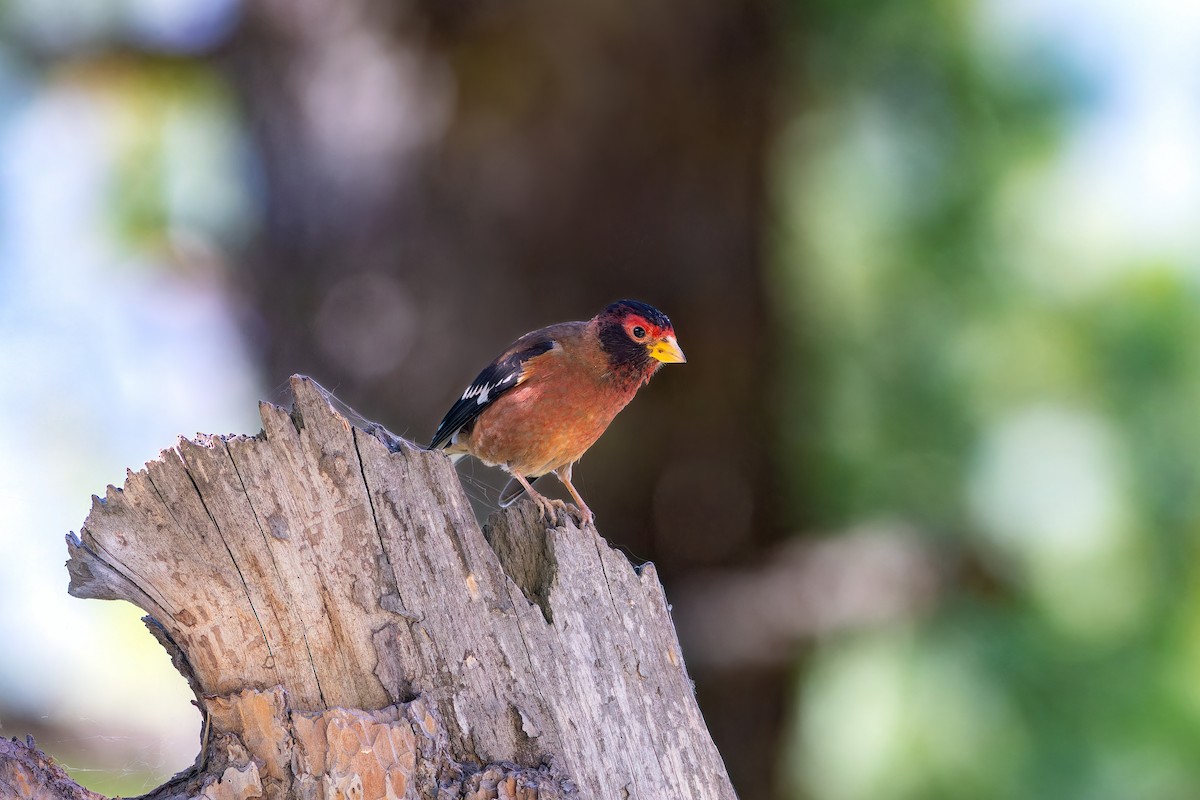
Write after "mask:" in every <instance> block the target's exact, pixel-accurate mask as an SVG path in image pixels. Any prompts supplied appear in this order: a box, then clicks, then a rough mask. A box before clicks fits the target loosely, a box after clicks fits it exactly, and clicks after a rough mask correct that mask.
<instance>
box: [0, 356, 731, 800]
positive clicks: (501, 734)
mask: <svg viewBox="0 0 1200 800" xmlns="http://www.w3.org/2000/svg"><path fill="white" fill-rule="evenodd" d="M292 391H293V394H294V396H295V404H294V406H293V408H292V409H291V410H290V411H288V410H285V409H282V408H278V407H275V406H272V405H269V404H265V403H264V404H262V405H261V408H260V411H261V415H262V421H263V431H262V432H261V433H260V434H259V435H258V436H254V437H248V436H200V437H198V438H197V439H196V440H194V441H191V440H186V439H181V440H180V441H179V442H178V444H177V445H176V447H175V448H174V449H172V450H168V451H164V452H163V453H162V454H161V455H160V456H159V458H158V459H156V460H154V461H152V462H151V463H149V464H147V465H146V468H145V469H143V470H141V471H139V472H136V473H132V472H131V473H130V474H129V475H128V477H127V479H126V481H125V485H124V487H123V488H121V489H118V488H113V487H109V489H108V491H107V493H106V495H105V497H103V498H95V499H94V503H93V507H92V510H91V513H90V514H89V515H88V518H87V520H86V522H85V523H84V525H83V527H82V529H81V530H80V534H79V536H78V537H76V536H75V535H73V534H72V535H69V536H68V537H67V544H68V550H69V553H70V560H69V561H68V564H67V566H68V569H69V571H70V575H71V584H70V592H71V594H73V595H75V596H76V597H90V598H99V599H110V600H128V601H129V602H132V603H134V604H135V605H137V606H139V607H141V608H143V609H145V610H146V611H147V613H148V615H149V616H148V625H149V626H150V628H151V630H152V632H153V633H154V634H155V635H156V636H157V637H158V639H159V641H161V642H163V644H164V646H165V647H166V648H167V650H168V651H169V652H170V653H171V655H172V658H173V660H174V663H175V665H176V667H177V668H178V669H179V670H180V672H181V673H183V674H184V675H185V676H186V677H187V679H188V680H189V682H190V684H191V686H192V688H193V690H194V691H195V692H196V694H197V698H198V702H199V704H200V705H201V708H202V710H203V711H204V714H205V720H206V724H205V734H204V739H205V741H204V742H203V743H202V747H201V752H200V755H199V756H198V758H197V763H196V765H195V766H194V767H193V768H192V769H191V770H189V771H187V772H185V773H183V774H181V775H179V776H177V777H176V778H175V779H174V780H172V781H171V782H169V783H168V784H166V785H164V786H162V787H159V788H158V789H156V790H155V791H154V792H152V793H151V794H150V795H147V797H152V798H200V797H204V798H253V797H264V798H315V797H348V798H357V797H365V798H374V797H395V798H437V799H438V800H449V799H450V798H497V797H499V798H528V799H529V800H533V798H538V799H539V800H551V799H552V798H566V797H586V798H644V800H660V799H663V800H669V799H670V798H732V797H734V793H733V790H732V788H731V786H730V783H729V780H728V777H727V775H726V773H725V768H724V765H723V764H722V761H721V758H720V755H719V754H718V753H717V751H716V749H715V747H714V746H713V744H712V740H711V738H710V737H709V734H708V731H707V729H706V728H705V725H704V722H703V719H702V718H701V716H700V712H699V709H698V708H697V706H696V702H695V699H694V697H693V692H692V685H691V681H690V680H689V678H688V675H687V671H686V669H685V668H684V664H683V660H682V658H681V656H680V652H679V645H678V641H677V639H676V636H675V630H674V627H673V626H672V623H671V618H670V614H669V608H668V606H667V603H666V600H665V597H664V595H663V591H662V587H661V585H660V584H659V581H658V579H657V576H656V573H655V570H654V567H653V565H646V566H645V567H643V568H642V569H640V570H635V569H634V568H633V567H632V566H631V565H630V564H629V563H628V561H627V560H626V559H625V557H624V556H623V555H621V554H620V553H618V552H616V551H614V550H613V549H612V548H610V547H609V546H608V544H607V543H606V542H605V540H604V539H603V538H602V537H600V535H599V534H598V533H597V531H596V530H595V529H594V528H591V527H588V528H585V529H582V530H580V529H578V528H576V527H575V526H574V524H573V523H572V522H571V521H569V520H560V522H561V523H562V524H561V525H559V526H557V527H550V528H548V527H547V526H546V524H545V523H544V522H541V521H539V520H538V519H537V517H536V514H535V513H534V512H533V510H532V508H531V507H530V506H529V505H528V504H520V505H518V506H517V507H516V508H513V509H510V510H509V511H507V512H505V513H498V514H496V515H493V517H492V519H491V521H490V522H489V525H488V526H487V528H486V529H481V528H480V526H479V525H478V523H477V522H476V520H475V518H474V516H473V515H472V513H471V509H470V505H469V503H468V501H467V499H466V497H465V496H464V494H463V491H462V488H461V485H460V484H459V482H458V478H457V475H456V474H455V472H454V470H453V468H452V466H451V465H450V462H449V460H448V459H447V458H446V457H445V456H443V455H441V454H439V453H429V452H426V451H424V450H422V449H421V448H419V447H416V446H414V445H412V444H411V443H409V442H406V441H404V440H402V439H397V438H395V437H392V436H391V435H390V434H387V433H386V431H384V430H383V429H382V428H380V427H379V426H376V425H369V424H368V425H363V426H361V427H356V426H354V425H352V424H351V423H350V422H349V421H348V419H347V416H346V415H343V414H342V413H339V412H338V411H337V410H336V409H335V403H336V401H334V400H333V399H332V398H331V397H329V395H328V394H327V393H326V392H324V390H322V389H321V388H320V387H319V386H317V385H316V384H315V383H314V382H312V381H311V380H309V379H307V378H303V377H295V378H293V379H292ZM368 431H370V432H368ZM4 744H5V746H6V747H8V750H0V788H7V787H9V786H10V785H30V786H33V785H34V784H33V783H31V782H30V779H21V778H17V779H14V777H13V776H14V775H18V774H25V773H22V772H20V771H21V770H25V771H26V772H28V771H29V770H30V769H32V770H33V772H34V773H38V769H42V772H47V771H48V770H50V769H52V768H53V765H52V764H49V762H46V761H45V759H44V757H42V762H37V763H43V762H44V767H42V768H39V767H37V766H36V764H35V765H34V767H29V766H27V764H28V763H33V762H30V761H29V758H30V757H31V754H36V755H38V756H40V754H37V753H36V751H34V750H32V749H31V748H27V747H24V746H22V745H20V744H19V743H16V742H14V743H12V745H11V746H10V745H9V744H8V743H4ZM9 751H11V752H9ZM17 751H21V754H22V757H21V758H18V757H17V755H15V754H16V753H17ZM35 761H36V759H35ZM38 774H41V773H38ZM14 780H23V781H24V783H13V781H14ZM5 781H9V783H5ZM36 785H37V786H38V787H40V788H39V789H38V792H39V793H35V794H28V793H22V792H20V791H16V790H13V791H15V792H16V793H15V796H17V797H24V796H30V797H32V796H37V797H47V796H49V797H58V798H73V797H89V798H90V797H94V795H90V794H89V793H83V794H80V793H79V792H82V791H83V790H80V789H79V787H76V786H74V784H70V782H69V781H67V785H68V787H69V788H64V789H61V790H59V789H46V788H45V787H48V786H51V785H52V783H47V782H46V781H43V782H42V783H38V784H36ZM55 785H57V784H55ZM70 792H76V794H71V793H70Z"/></svg>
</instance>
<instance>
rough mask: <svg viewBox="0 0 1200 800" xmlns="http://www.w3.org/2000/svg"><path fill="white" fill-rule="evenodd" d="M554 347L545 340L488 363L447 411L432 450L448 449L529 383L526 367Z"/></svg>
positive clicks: (434, 436) (550, 341) (430, 447)
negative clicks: (467, 428) (499, 400)
mask: <svg viewBox="0 0 1200 800" xmlns="http://www.w3.org/2000/svg"><path fill="white" fill-rule="evenodd" d="M553 348H554V340H553V339H543V340H541V341H538V342H534V343H532V344H530V345H529V346H527V347H523V348H521V349H520V350H518V351H517V352H515V353H510V354H506V355H504V356H501V357H500V358H498V359H496V360H495V361H493V362H492V363H491V364H488V365H487V366H486V367H485V368H484V370H483V372H481V373H479V375H478V377H476V378H475V380H473V381H471V385H470V386H468V387H467V390H466V391H465V392H463V393H462V397H460V398H459V399H458V401H457V402H456V403H455V404H454V405H453V406H451V408H450V410H449V411H448V412H446V417H445V419H443V420H442V424H440V425H438V429H437V433H435V434H434V435H433V441H432V442H431V443H430V445H429V449H430V450H437V449H439V448H442V447H445V446H446V445H447V444H449V443H450V441H451V440H452V439H453V438H454V434H456V433H458V432H459V431H460V430H461V429H462V428H463V426H465V425H468V424H469V423H471V422H474V421H475V419H476V417H478V416H479V415H480V414H481V413H483V410H484V409H485V408H487V407H488V406H490V405H491V404H492V403H494V402H496V398H498V397H500V396H501V395H502V394H504V393H505V392H507V391H509V390H510V389H513V388H514V387H517V386H520V385H521V383H522V381H524V380H525V364H526V362H528V361H529V359H531V358H534V357H536V356H540V355H541V354H542V353H546V352H548V351H550V350H552V349H553Z"/></svg>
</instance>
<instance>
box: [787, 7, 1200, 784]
mask: <svg viewBox="0 0 1200 800" xmlns="http://www.w3.org/2000/svg"><path fill="white" fill-rule="evenodd" d="M787 10H788V11H789V13H791V14H792V15H793V19H792V20H791V23H792V24H791V30H792V31H793V36H794V37H795V38H794V39H793V40H792V42H791V44H790V46H789V48H788V53H789V55H790V57H791V58H792V61H791V63H790V70H791V73H792V75H793V76H794V79H795V80H794V85H793V87H792V92H791V97H792V98H793V100H794V101H795V102H794V108H793V109H792V110H791V117H792V119H793V121H794V122H793V125H792V129H791V131H790V134H789V135H788V136H787V137H786V139H785V140H784V141H783V142H782V145H781V147H780V150H779V152H778V154H777V163H776V170H775V173H774V174H775V175H776V180H777V185H776V192H777V196H778V201H779V206H780V208H781V213H782V220H781V224H780V225H779V229H778V232H777V237H776V242H775V271H774V276H773V277H774V279H775V280H777V281H779V282H780V283H781V284H782V285H783V286H785V287H786V291H785V292H781V293H778V294H776V295H775V298H776V314H777V318H778V320H779V326H780V327H781V328H783V329H784V330H785V332H786V334H787V349H786V353H787V358H788V364H787V366H786V367H785V368H784V369H783V370H782V372H781V375H780V379H781V386H780V391H781V394H782V396H783V397H784V399H785V402H784V403H783V407H784V408H786V409H788V410H789V411H788V413H787V414H786V415H785V416H784V418H783V419H781V420H780V425H781V431H782V434H783V437H782V438H781V448H780V452H779V456H780V466H781V469H782V470H785V471H786V472H787V474H788V476H789V482H790V483H791V485H793V486H795V487H803V490H802V491H798V492H796V493H795V495H794V496H796V497H798V498H803V502H804V506H803V507H800V508H796V509H794V515H795V517H796V518H797V519H802V520H804V522H805V524H806V525H810V526H813V527H816V528H819V529H831V528H837V527H842V526H848V525H850V524H852V523H854V522H856V521H859V520H862V519H864V518H878V517H884V518H888V517H890V518H903V519H907V520H911V521H915V522H917V523H918V524H919V525H920V526H921V527H922V528H923V529H925V530H927V531H928V532H929V533H930V535H933V536H938V537H940V538H941V540H942V541H944V542H945V543H946V544H948V545H951V546H952V548H953V547H961V548H963V549H964V550H965V551H967V552H969V553H972V554H973V557H975V558H978V559H979V560H980V561H981V562H982V563H983V564H984V568H985V569H986V570H987V572H988V573H989V574H990V575H991V576H992V578H993V580H994V581H995V582H996V583H997V585H998V588H993V589H990V590H988V591H980V589H979V587H977V586H974V585H973V584H972V583H971V582H963V583H962V584H961V585H955V586H952V587H950V588H949V590H948V591H947V592H946V594H945V595H944V596H943V598H942V603H941V605H940V606H939V609H938V610H937V611H935V612H934V613H933V614H931V615H930V616H929V617H928V618H926V619H922V620H917V621H913V622H911V623H909V624H907V625H904V626H897V627H893V628H880V629H878V630H874V631H867V632H860V633H857V634H854V635H847V636H844V637H842V638H834V639H831V640H829V641H827V642H824V643H822V644H821V645H820V646H818V647H817V648H816V649H815V651H814V652H813V653H812V654H811V658H810V659H809V660H808V661H807V662H806V663H807V665H808V668H807V669H806V670H805V671H804V672H802V673H800V674H799V677H798V679H797V680H798V691H797V692H796V698H797V699H796V704H797V706H796V715H795V719H796V723H795V726H794V728H793V732H792V737H791V741H790V744H789V745H788V751H787V755H786V756H785V759H784V772H785V782H786V784H787V785H788V786H789V787H791V789H790V791H791V793H792V796H796V797H811V798H817V799H818V800H859V799H860V798H861V799H862V800H866V799H867V798H870V799H871V800H888V799H889V798H895V799H896V800H907V799H909V798H911V799H912V800H918V799H920V800H929V799H930V798H968V797H969V798H1024V799H1028V798H1047V800H1049V799H1050V798H1053V799H1054V800H1064V799H1065V798H1113V800H1117V798H1160V799H1163V798H1185V797H1196V796H1200V759H1197V755H1198V754H1200V746H1198V745H1197V742H1198V741H1200V703H1198V700H1200V690H1197V689H1196V688H1195V687H1196V685H1197V682H1196V680H1195V678H1194V675H1195V674H1196V671H1197V667H1200V663H1198V658H1200V602H1198V601H1200V595H1198V593H1197V590H1196V589H1195V588H1194V587H1195V586H1197V585H1198V582H1197V581H1196V580H1195V566H1194V565H1195V563H1196V559H1195V550H1196V546H1197V542H1196V536H1195V531H1196V530H1197V518H1198V513H1200V493H1197V492H1196V491H1195V485H1196V468H1195V455H1194V454H1195V453H1196V452H1197V450H1198V449H1200V422H1198V421H1197V416H1196V413H1195V409H1196V408H1197V405H1198V401H1200V304H1198V303H1197V300H1198V299H1200V297H1198V296H1197V295H1198V292H1197V287H1196V285H1195V281H1194V279H1193V278H1192V277H1191V276H1190V275H1189V274H1188V272H1187V269H1186V267H1187V264H1186V263H1185V262H1186V259H1185V257H1184V256H1177V257H1171V258H1166V259H1164V258H1161V257H1147V256H1145V255H1141V254H1138V253H1135V252H1131V253H1129V254H1125V253H1118V254H1110V255H1108V256H1106V258H1105V259H1100V260H1096V259H1095V258H1094V254H1093V253H1092V251H1091V250H1090V249H1089V247H1088V244H1087V242H1079V243H1078V247H1076V248H1074V249H1073V247H1072V246H1071V243H1068V246H1066V247H1063V246H1062V245H1061V243H1059V242H1056V241H1055V238H1054V236H1053V235H1051V234H1048V233H1047V232H1048V231H1053V228H1054V226H1055V225H1056V224H1058V222H1057V220H1056V219H1055V218H1050V217H1047V216H1046V214H1045V213H1044V206H1045V204H1044V203H1042V204H1041V205H1038V204H1030V203H1028V202H1027V200H1028V199H1029V198H1030V197H1034V196H1037V195H1039V194H1043V195H1044V193H1045V191H1046V187H1047V186H1048V185H1049V184H1050V182H1051V181H1052V179H1053V178H1052V173H1053V169H1054V167H1055V165H1056V163H1057V161H1058V160H1059V159H1060V158H1061V157H1062V153H1063V151H1064V148H1065V146H1066V143H1067V141H1068V139H1069V136H1070V133H1071V131H1072V127H1073V125H1074V124H1075V123H1076V122H1077V120H1078V119H1079V117H1080V116H1081V115H1083V114H1084V113H1085V111H1086V108H1087V106H1088V103H1089V102H1090V97H1091V92H1092V88H1091V87H1090V86H1089V85H1088V84H1087V82H1086V81H1085V80H1082V79H1081V77H1080V75H1079V74H1078V73H1077V72H1075V71H1073V70H1072V69H1071V67H1070V65H1069V63H1067V62H1066V61H1064V60H1062V59H1060V58H1058V56H1057V54H1055V53H1054V52H1050V51H1042V52H1038V51H1037V50H1036V49H1033V50H1031V51H1030V52H1027V53H1025V54H1024V55H1025V57H1024V58H1019V59H1014V58H1011V57H1003V56H1001V55H997V52H996V51H997V48H996V47H995V46H993V43H991V42H989V40H988V31H987V30H986V29H985V28H984V26H983V25H982V23H981V22H980V19H981V14H980V13H979V4H975V3H968V2H955V1H952V0H940V1H930V2H921V3H894V2H884V0H860V1H859V2H851V3H842V2H832V1H831V2H805V3H794V4H792V5H791V6H789V7H788V9H787ZM1100 166H1102V165H1097V167H1098V168H1099V167H1100ZM1063 210H1064V212H1069V209H1063ZM1115 222H1116V224H1120V223H1119V221H1115ZM798 409H799V410H802V411H803V413H795V412H796V410H798Z"/></svg>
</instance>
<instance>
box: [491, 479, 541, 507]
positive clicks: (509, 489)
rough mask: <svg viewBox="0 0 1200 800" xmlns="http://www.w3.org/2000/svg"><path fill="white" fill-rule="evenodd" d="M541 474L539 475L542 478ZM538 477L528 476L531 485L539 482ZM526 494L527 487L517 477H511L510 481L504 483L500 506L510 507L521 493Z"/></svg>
mask: <svg viewBox="0 0 1200 800" xmlns="http://www.w3.org/2000/svg"><path fill="white" fill-rule="evenodd" d="M540 477H541V475H539V476H538V478H540ZM538 478H527V479H526V480H528V481H529V485H530V486H532V485H533V484H534V483H535V482H537V479H538ZM523 494H525V487H524V486H522V485H521V482H520V481H518V480H517V479H516V478H509V479H508V483H506V484H505V485H504V489H503V490H501V492H500V507H501V508H508V507H509V506H511V505H512V504H513V503H515V502H516V501H517V498H519V497H520V496H521V495H523Z"/></svg>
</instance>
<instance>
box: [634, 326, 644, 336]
mask: <svg viewBox="0 0 1200 800" xmlns="http://www.w3.org/2000/svg"><path fill="white" fill-rule="evenodd" d="M633 338H635V339H644V338H646V329H645V328H643V327H642V326H641V325H634V326H633Z"/></svg>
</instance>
